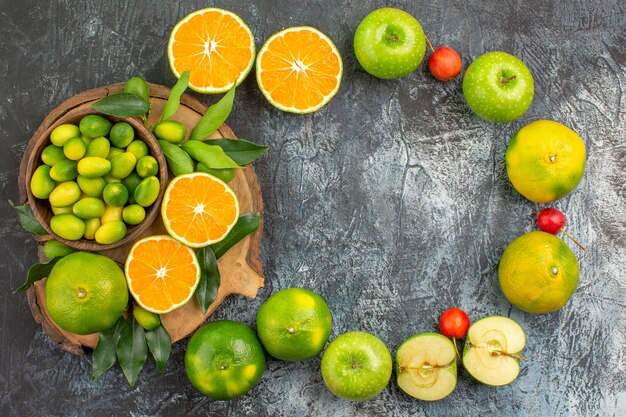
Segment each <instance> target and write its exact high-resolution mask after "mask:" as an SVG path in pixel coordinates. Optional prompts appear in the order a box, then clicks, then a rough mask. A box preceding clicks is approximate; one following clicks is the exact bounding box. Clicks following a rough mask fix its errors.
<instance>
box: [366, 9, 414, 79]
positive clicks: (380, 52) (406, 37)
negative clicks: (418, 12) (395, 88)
mask: <svg viewBox="0 0 626 417" xmlns="http://www.w3.org/2000/svg"><path fill="white" fill-rule="evenodd" d="M425 52H426V41H425V36H424V31H423V29H422V26H421V25H420V24H419V22H418V21H417V19H415V18H414V17H413V16H411V15H410V14H408V13H407V12H405V11H403V10H400V9H394V8H389V7H386V8H382V9H378V10H374V11H373V12H371V13H370V14H368V15H367V16H365V18H364V19H363V20H362V21H361V23H360V24H359V26H358V27H357V29H356V32H355V33H354V53H355V54H356V59H357V60H358V61H359V64H361V66H362V67H363V69H365V71H367V72H368V73H370V74H372V75H373V76H375V77H378V78H384V79H393V78H400V77H404V76H405V75H408V74H410V73H412V72H413V71H415V70H416V69H417V67H418V66H419V64H420V63H421V62H422V59H423V58H424V53H425Z"/></svg>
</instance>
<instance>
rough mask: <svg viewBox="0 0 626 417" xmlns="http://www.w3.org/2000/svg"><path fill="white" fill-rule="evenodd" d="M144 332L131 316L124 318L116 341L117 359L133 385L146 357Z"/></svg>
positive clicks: (146, 349) (146, 348) (146, 347)
mask: <svg viewBox="0 0 626 417" xmlns="http://www.w3.org/2000/svg"><path fill="white" fill-rule="evenodd" d="M145 333H146V332H145V330H144V329H143V327H141V326H140V325H139V323H137V321H136V320H135V319H134V318H133V317H129V318H127V319H126V320H124V325H123V326H122V330H121V331H120V339H119V340H118V342H117V348H116V353H117V360H118V361H119V362H120V366H121V367H122V371H123V372H124V376H125V377H126V379H127V380H128V383H129V384H130V385H131V386H135V383H136V382H137V375H139V372H140V371H141V368H143V364H144V363H145V362H146V359H147V358H148V345H147V343H146V335H145Z"/></svg>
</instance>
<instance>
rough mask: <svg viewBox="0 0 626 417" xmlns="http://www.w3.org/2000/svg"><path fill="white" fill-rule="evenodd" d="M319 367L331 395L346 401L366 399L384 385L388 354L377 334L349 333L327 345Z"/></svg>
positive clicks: (390, 367)
mask: <svg viewBox="0 0 626 417" xmlns="http://www.w3.org/2000/svg"><path fill="white" fill-rule="evenodd" d="M321 368H322V377H323V378H324V382H325V383H326V386H327V387H328V389H329V390H330V391H331V392H332V393H333V394H335V395H336V396H338V397H341V398H344V399H346V400H353V401H362V400H368V399H370V398H374V397H375V396H376V395H378V394H379V393H380V392H381V391H382V390H383V389H385V387H386V386H387V383H388V382H389V378H391V370H392V363H391V354H390V353H389V350H387V347H386V346H385V344H384V343H383V342H382V341H381V340H380V339H379V338H377V337H376V336H374V335H372V334H370V333H366V332H348V333H344V334H342V335H341V336H339V337H337V338H336V339H335V340H333V341H332V342H331V343H330V344H329V345H328V347H327V348H326V350H325V351H324V354H323V355H322V363H321Z"/></svg>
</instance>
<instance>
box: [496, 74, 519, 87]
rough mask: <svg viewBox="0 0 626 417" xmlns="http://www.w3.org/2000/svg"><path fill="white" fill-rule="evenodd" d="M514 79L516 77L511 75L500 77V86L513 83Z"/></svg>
mask: <svg viewBox="0 0 626 417" xmlns="http://www.w3.org/2000/svg"><path fill="white" fill-rule="evenodd" d="M516 78H517V76H515V75H512V76H510V77H502V78H500V84H503V85H504V84H506V83H508V82H509V81H513V80H514V79H516Z"/></svg>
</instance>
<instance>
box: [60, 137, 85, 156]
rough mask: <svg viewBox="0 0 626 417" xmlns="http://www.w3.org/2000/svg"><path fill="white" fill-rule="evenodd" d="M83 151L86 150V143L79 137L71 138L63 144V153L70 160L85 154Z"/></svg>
mask: <svg viewBox="0 0 626 417" xmlns="http://www.w3.org/2000/svg"><path fill="white" fill-rule="evenodd" d="M85 152H87V145H85V142H83V140H82V139H81V138H72V139H70V140H68V141H67V142H65V145H63V154H64V155H65V156H66V157H67V159H71V160H72V161H78V160H79V159H80V158H82V157H83V156H85Z"/></svg>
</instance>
